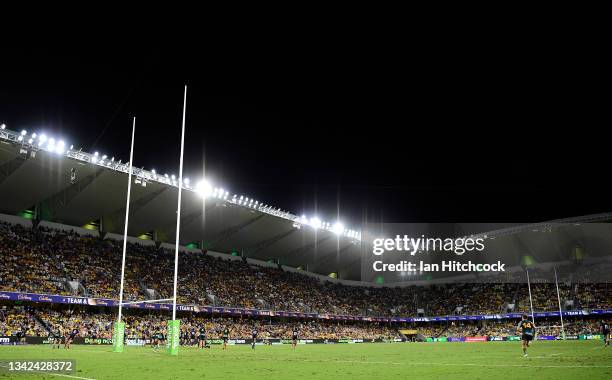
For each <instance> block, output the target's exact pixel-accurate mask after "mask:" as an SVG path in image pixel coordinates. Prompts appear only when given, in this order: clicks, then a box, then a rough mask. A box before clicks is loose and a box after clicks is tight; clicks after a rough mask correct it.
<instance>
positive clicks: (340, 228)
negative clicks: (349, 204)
mask: <svg viewBox="0 0 612 380" xmlns="http://www.w3.org/2000/svg"><path fill="white" fill-rule="evenodd" d="M332 232H333V233H335V234H337V235H340V234H341V233H342V232H344V224H342V223H340V222H336V223H334V225H333V227H332Z"/></svg>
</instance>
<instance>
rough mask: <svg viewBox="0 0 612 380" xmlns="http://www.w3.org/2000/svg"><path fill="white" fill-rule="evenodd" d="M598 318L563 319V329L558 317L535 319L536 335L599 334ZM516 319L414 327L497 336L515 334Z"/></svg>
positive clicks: (428, 333)
mask: <svg viewBox="0 0 612 380" xmlns="http://www.w3.org/2000/svg"><path fill="white" fill-rule="evenodd" d="M600 323H601V320H600V319H595V318H587V319H582V318H573V319H568V320H565V323H564V325H563V330H562V329H561V323H560V321H559V319H538V320H536V331H537V335H550V336H561V335H562V332H563V331H565V335H566V336H567V335H580V334H599V333H600ZM517 325H518V320H500V321H486V322H468V321H466V322H449V323H448V324H447V323H435V324H429V325H420V326H416V327H415V328H416V329H417V331H418V332H419V334H422V335H423V336H425V337H442V336H445V337H461V336H464V337H465V336H497V337H506V336H513V335H517V334H518V333H517Z"/></svg>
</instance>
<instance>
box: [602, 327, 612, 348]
mask: <svg viewBox="0 0 612 380" xmlns="http://www.w3.org/2000/svg"><path fill="white" fill-rule="evenodd" d="M601 335H603V339H604V348H605V347H608V346H609V345H610V325H609V324H608V322H606V321H604V320H602V321H601Z"/></svg>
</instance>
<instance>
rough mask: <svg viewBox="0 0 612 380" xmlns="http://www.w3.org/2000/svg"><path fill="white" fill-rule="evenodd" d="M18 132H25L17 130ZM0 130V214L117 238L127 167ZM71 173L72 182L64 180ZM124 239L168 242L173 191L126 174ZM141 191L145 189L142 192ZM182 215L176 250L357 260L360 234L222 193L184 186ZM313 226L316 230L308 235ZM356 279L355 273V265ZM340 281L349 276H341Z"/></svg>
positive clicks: (320, 269) (168, 181)
mask: <svg viewBox="0 0 612 380" xmlns="http://www.w3.org/2000/svg"><path fill="white" fill-rule="evenodd" d="M24 132H25V131H24ZM24 132H21V133H18V132H13V131H9V130H8V129H6V128H3V129H2V130H0V194H2V196H1V200H0V211H1V212H5V213H7V214H13V215H14V214H18V213H20V212H23V211H24V210H28V209H32V208H33V207H34V208H36V210H37V212H38V214H39V215H38V217H39V218H40V219H42V220H50V221H55V222H60V223H64V224H68V225H75V226H85V225H87V224H89V223H91V222H98V223H100V227H101V229H102V230H103V231H105V232H114V233H121V234H122V233H123V228H124V218H125V202H126V192H127V170H128V165H126V164H125V163H120V162H119V161H115V160H111V158H108V157H105V156H101V155H98V154H97V153H96V154H89V153H85V152H80V151H73V150H71V148H68V147H65V148H64V146H63V144H64V143H62V146H61V148H60V149H58V143H59V142H55V144H54V147H52V149H47V147H48V140H50V139H51V138H50V137H49V138H46V140H47V141H45V142H44V145H42V146H39V145H38V141H39V140H40V136H34V138H32V137H33V136H32V135H28V134H27V132H26V133H24ZM73 169H74V175H75V177H76V178H75V179H74V180H73V179H71V175H72V172H73ZM132 175H133V180H134V184H133V185H132V191H131V202H130V218H129V228H128V234H129V235H131V236H141V235H143V234H151V235H153V236H154V237H155V238H156V240H159V241H165V242H173V241H174V239H175V230H176V207H177V195H178V194H177V193H178V186H177V184H176V181H173V180H172V178H170V177H165V176H163V175H158V174H157V173H155V172H153V171H145V170H142V169H138V168H133V172H132ZM143 185H144V186H143ZM183 188H184V189H185V190H186V191H185V190H184V191H183V196H182V209H181V236H180V242H181V244H183V245H187V244H189V243H198V244H201V247H202V248H205V249H209V250H215V251H220V252H232V251H238V252H243V253H244V254H245V255H246V256H247V257H251V258H256V259H260V260H269V259H278V261H280V263H282V264H284V265H290V266H294V267H298V266H301V267H304V268H307V269H308V270H309V271H312V272H316V273H323V274H329V273H331V272H334V271H337V270H338V268H339V267H342V268H343V270H344V271H346V270H347V264H350V263H351V262H352V261H354V260H351V259H348V261H344V260H340V256H341V257H342V258H355V257H358V254H359V239H360V233H359V232H357V231H355V230H349V229H346V228H344V227H342V228H341V230H337V228H338V227H340V226H337V225H336V226H334V225H332V224H331V223H326V222H323V221H319V220H317V219H316V218H312V219H306V218H305V217H298V216H295V215H292V214H290V213H288V212H285V211H281V210H278V209H275V208H273V207H271V206H268V205H265V204H263V203H259V202H258V201H255V200H252V199H248V198H246V197H243V196H235V198H234V195H233V194H232V195H230V194H229V193H228V192H227V191H226V190H221V189H212V188H211V189H209V190H208V191H207V193H210V194H207V195H208V196H205V197H202V196H201V192H198V191H196V189H195V188H192V187H190V186H189V185H187V184H185V186H184V187H183ZM315 227H316V228H315ZM353 264H356V265H355V266H356V267H355V272H354V273H353V275H355V274H357V273H358V263H353ZM344 275H345V278H347V277H353V276H351V275H348V273H345V274H344Z"/></svg>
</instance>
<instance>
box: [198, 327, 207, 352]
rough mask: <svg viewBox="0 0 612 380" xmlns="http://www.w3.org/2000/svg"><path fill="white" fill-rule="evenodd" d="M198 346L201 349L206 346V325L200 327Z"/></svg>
mask: <svg viewBox="0 0 612 380" xmlns="http://www.w3.org/2000/svg"><path fill="white" fill-rule="evenodd" d="M198 347H199V348H200V350H201V349H203V348H205V347H206V327H204V325H202V326H201V327H200V335H198Z"/></svg>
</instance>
